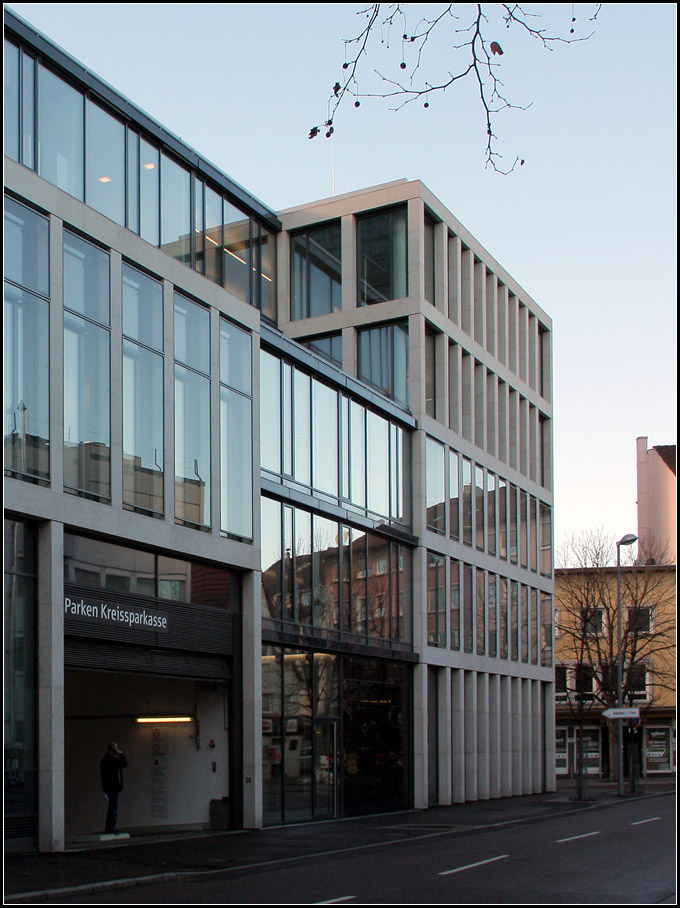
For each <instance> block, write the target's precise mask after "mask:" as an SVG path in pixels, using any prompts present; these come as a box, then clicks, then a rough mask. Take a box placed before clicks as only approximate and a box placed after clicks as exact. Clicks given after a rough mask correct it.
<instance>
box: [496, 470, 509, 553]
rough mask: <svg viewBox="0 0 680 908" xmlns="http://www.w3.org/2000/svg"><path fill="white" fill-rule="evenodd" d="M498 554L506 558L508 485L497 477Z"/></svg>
mask: <svg viewBox="0 0 680 908" xmlns="http://www.w3.org/2000/svg"><path fill="white" fill-rule="evenodd" d="M498 554H499V556H500V557H501V558H507V557H508V484H507V482H506V481H505V480H504V479H502V478H501V477H500V476H499V477H498Z"/></svg>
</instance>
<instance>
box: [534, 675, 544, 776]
mask: <svg viewBox="0 0 680 908" xmlns="http://www.w3.org/2000/svg"><path fill="white" fill-rule="evenodd" d="M542 712H543V703H542V701H541V682H540V681H532V682H531V742H532V750H533V759H532V773H531V790H532V791H533V792H536V793H539V792H541V791H543V776H544V773H545V770H544V760H545V752H544V751H545V748H544V746H543V736H542V734H541V731H542V725H543V722H542Z"/></svg>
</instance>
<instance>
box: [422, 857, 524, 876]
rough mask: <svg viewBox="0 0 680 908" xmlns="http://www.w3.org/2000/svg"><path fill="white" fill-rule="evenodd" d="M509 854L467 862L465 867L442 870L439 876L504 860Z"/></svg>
mask: <svg viewBox="0 0 680 908" xmlns="http://www.w3.org/2000/svg"><path fill="white" fill-rule="evenodd" d="M507 857H509V855H507V854H499V855H497V856H496V857H495V858H487V859H486V860H485V861H477V862H476V863H474V864H466V865H465V866H464V867H455V868H454V869H453V870H442V871H441V872H440V874H439V876H448V875H449V874H450V873H460V872H461V870H471V869H472V868H473V867H481V866H482V864H491V863H492V862H493V861H502V860H503V858H507Z"/></svg>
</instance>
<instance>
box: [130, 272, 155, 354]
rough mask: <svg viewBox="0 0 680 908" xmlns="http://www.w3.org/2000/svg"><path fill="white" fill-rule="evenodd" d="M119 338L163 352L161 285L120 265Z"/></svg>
mask: <svg viewBox="0 0 680 908" xmlns="http://www.w3.org/2000/svg"><path fill="white" fill-rule="evenodd" d="M123 334H124V335H125V336H126V337H129V338H130V339H131V340H134V341H138V342H139V343H140V344H144V345H145V346H146V347H151V348H152V349H154V350H158V351H160V352H162V351H163V285H162V284H161V283H160V281H156V280H154V279H153V278H151V277H149V276H148V275H146V274H143V273H142V272H141V271H138V270H137V269H136V268H131V267H130V266H129V265H123Z"/></svg>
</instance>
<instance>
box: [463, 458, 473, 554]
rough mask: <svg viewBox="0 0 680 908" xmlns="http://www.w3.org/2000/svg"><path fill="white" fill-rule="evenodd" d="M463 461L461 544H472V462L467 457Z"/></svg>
mask: <svg viewBox="0 0 680 908" xmlns="http://www.w3.org/2000/svg"><path fill="white" fill-rule="evenodd" d="M462 462H463V540H462V541H463V544H464V545H472V464H471V462H470V461H469V460H468V459H467V457H463V458H462Z"/></svg>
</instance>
